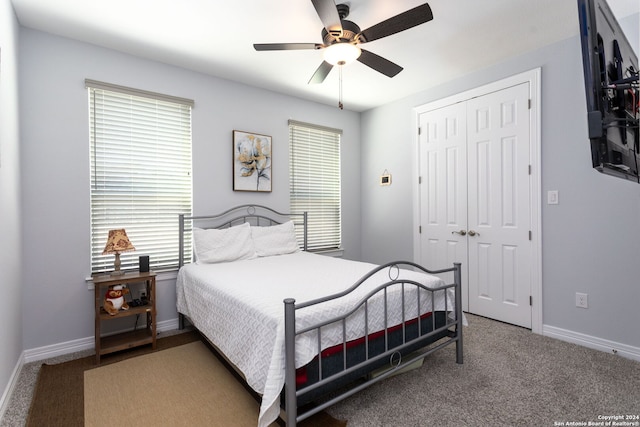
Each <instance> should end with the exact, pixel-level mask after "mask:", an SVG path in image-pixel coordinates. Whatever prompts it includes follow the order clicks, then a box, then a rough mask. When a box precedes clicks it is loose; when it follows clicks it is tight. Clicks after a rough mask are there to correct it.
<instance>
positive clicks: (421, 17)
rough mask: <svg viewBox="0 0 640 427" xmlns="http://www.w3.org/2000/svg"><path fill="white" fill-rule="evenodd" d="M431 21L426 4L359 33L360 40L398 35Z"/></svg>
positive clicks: (367, 40) (368, 40) (431, 15)
mask: <svg viewBox="0 0 640 427" xmlns="http://www.w3.org/2000/svg"><path fill="white" fill-rule="evenodd" d="M432 19H433V13H432V12H431V8H430V7H429V4H428V3H425V4H423V5H421V6H418V7H414V8H413V9H409V10H407V11H406V12H402V13H401V14H399V15H396V16H393V17H391V18H389V19H386V20H384V21H382V22H380V23H378V24H376V25H374V26H372V27H369V28H367V29H366V30H364V31H362V32H361V33H360V40H361V41H362V42H363V43H364V42H370V41H373V40H377V39H381V38H383V37H387V36H390V35H392V34H395V33H399V32H401V31H404V30H408V29H409V28H413V27H415V26H417V25H420V24H424V23H425V22H429V21H431V20H432Z"/></svg>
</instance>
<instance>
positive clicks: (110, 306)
mask: <svg viewBox="0 0 640 427" xmlns="http://www.w3.org/2000/svg"><path fill="white" fill-rule="evenodd" d="M128 293H129V289H127V288H125V287H123V286H122V285H115V286H109V289H107V293H106V294H105V296H104V310H105V311H106V312H107V313H109V314H110V315H112V316H115V315H116V314H118V311H120V309H122V310H129V304H127V302H126V301H125V299H124V296H125V295H126V294H128Z"/></svg>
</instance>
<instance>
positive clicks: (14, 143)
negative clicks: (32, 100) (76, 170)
mask: <svg viewBox="0 0 640 427" xmlns="http://www.w3.org/2000/svg"><path fill="white" fill-rule="evenodd" d="M18 117H19V116H18V22H17V21H16V18H15V15H14V12H13V8H12V6H11V3H10V2H9V0H0V236H2V237H0V292H1V293H2V309H1V310H0V325H2V327H1V328H0V349H2V350H0V397H1V396H4V395H5V393H6V392H7V389H8V388H6V387H7V386H8V385H9V381H10V379H11V375H12V373H13V370H14V369H15V368H16V367H17V366H18V362H19V360H20V355H21V354H22V286H21V276H20V247H21V236H20V161H19V157H20V156H19V148H20V144H19V120H18ZM1 403H2V400H0V404H1ZM0 409H1V408H0ZM1 414H2V411H1V410H0V415H1Z"/></svg>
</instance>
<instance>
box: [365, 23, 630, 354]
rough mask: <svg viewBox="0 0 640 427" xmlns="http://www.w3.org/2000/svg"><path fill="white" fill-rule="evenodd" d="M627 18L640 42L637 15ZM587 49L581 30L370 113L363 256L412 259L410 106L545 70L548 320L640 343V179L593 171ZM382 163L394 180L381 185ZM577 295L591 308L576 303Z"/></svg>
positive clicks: (544, 253) (544, 246) (544, 218)
mask: <svg viewBox="0 0 640 427" xmlns="http://www.w3.org/2000/svg"><path fill="white" fill-rule="evenodd" d="M621 24H622V25H623V26H624V27H625V28H629V29H630V31H629V33H631V34H635V37H630V39H634V40H635V44H636V48H637V39H638V37H637V34H638V15H635V16H632V17H629V18H625V19H623V20H621ZM580 49H581V48H580V41H579V39H578V37H577V36H576V37H574V38H571V39H568V40H565V41H562V42H559V43H557V44H554V45H551V46H548V47H545V48H543V49H540V50H537V51H534V52H531V53H527V54H523V55H520V56H518V57H515V58H512V59H510V60H508V61H505V62H503V63H500V64H496V65H495V66H492V67H490V68H487V69H484V70H482V71H479V72H475V73H472V74H470V75H468V76H466V77H464V78H462V79H458V80H455V81H452V82H449V83H446V84H443V85H440V86H438V87H436V88H434V89H431V90H428V91H425V92H422V93H419V94H417V95H414V96H411V97H408V98H406V99H403V100H401V101H398V102H395V103H392V104H389V105H386V106H383V107H381V108H377V109H374V110H370V111H368V112H366V113H364V114H363V115H362V141H363V142H362V257H363V259H364V260H366V261H371V262H382V261H384V260H388V259H390V258H394V259H398V258H406V259H412V257H413V253H412V246H411V242H412V239H413V232H414V230H413V227H412V224H413V223H412V214H413V200H412V193H411V188H412V187H411V186H412V185H413V182H412V180H411V178H412V176H413V175H412V165H414V159H413V157H412V156H413V154H414V152H415V148H414V146H413V144H414V137H413V132H414V131H415V129H414V128H413V125H412V117H413V113H412V109H413V108H414V107H417V106H420V105H423V104H426V103H428V102H431V101H434V100H437V99H441V98H444V97H447V96H451V95H454V94H457V93H460V92H463V91H465V90H468V89H472V88H474V87H478V86H482V85H484V84H487V83H491V82H493V81H496V80H500V79H502V78H505V77H508V76H511V75H515V74H518V73H520V72H523V71H527V70H531V69H534V68H537V67H541V69H542V77H541V79H542V96H541V98H542V107H541V110H542V135H541V139H542V147H541V150H542V197H543V199H542V200H543V201H546V192H547V191H548V190H558V191H559V192H560V198H559V200H560V204H559V205H555V206H549V205H546V204H543V206H542V269H543V273H542V282H543V284H542V286H543V322H544V324H545V325H549V326H554V327H556V328H562V329H566V330H569V331H573V332H577V333H583V334H586V335H590V336H592V337H597V338H601V339H606V340H611V341H614V342H618V343H622V344H626V345H630V346H634V347H636V348H637V347H640V334H638V333H637V327H636V325H638V324H640V311H639V310H638V309H637V304H638V301H640V283H639V282H638V277H640V274H639V273H640V272H639V270H638V265H639V264H640V263H639V257H640V185H638V184H635V183H631V182H628V181H624V180H622V179H617V178H612V177H609V176H606V175H603V174H600V173H598V172H596V171H595V170H593V169H592V168H591V158H590V148H589V142H588V138H587V130H586V129H587V124H586V102H585V95H584V83H583V78H582V59H581V53H580V52H581V50H580ZM425 78H429V77H428V76H425ZM384 169H388V170H389V172H391V173H392V174H393V185H391V186H390V187H380V186H379V185H377V177H378V176H379V175H380V174H381V173H382V171H383V170H384ZM381 242H384V244H381ZM576 292H584V293H587V294H589V309H587V310H585V309H578V308H576V307H575V293H576Z"/></svg>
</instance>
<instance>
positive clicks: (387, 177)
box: [380, 171, 391, 185]
mask: <svg viewBox="0 0 640 427" xmlns="http://www.w3.org/2000/svg"><path fill="white" fill-rule="evenodd" d="M380 185H391V174H390V173H388V172H387V171H385V173H383V174H382V175H380Z"/></svg>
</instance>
